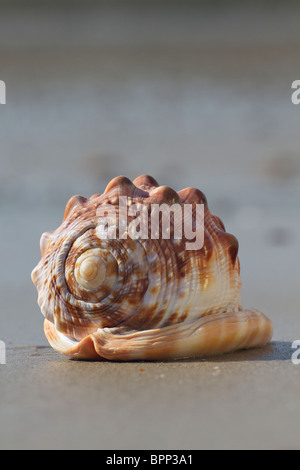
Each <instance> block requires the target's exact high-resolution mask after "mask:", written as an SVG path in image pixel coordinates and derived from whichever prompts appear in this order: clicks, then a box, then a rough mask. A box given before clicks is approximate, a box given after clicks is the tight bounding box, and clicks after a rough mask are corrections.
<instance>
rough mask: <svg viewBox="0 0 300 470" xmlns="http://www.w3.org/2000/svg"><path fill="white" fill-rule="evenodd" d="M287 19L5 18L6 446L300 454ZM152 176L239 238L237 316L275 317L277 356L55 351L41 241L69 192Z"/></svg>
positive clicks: (0, 433)
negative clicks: (156, 358)
mask: <svg viewBox="0 0 300 470" xmlns="http://www.w3.org/2000/svg"><path fill="white" fill-rule="evenodd" d="M0 8H1V7H0ZM295 8H296V7H295V6H294V10H293V9H290V8H284V9H280V8H279V10H278V9H277V8H274V10H272V12H271V13H270V12H269V11H268V10H267V9H265V10H261V11H258V10H255V9H251V10H249V9H248V10H242V9H240V8H239V9H235V10H234V11H232V10H231V11H229V10H228V11H226V10H225V11H224V10H221V9H216V10H212V9H211V10H203V9H198V10H197V9H196V10H195V9H194V8H184V9H181V8H180V7H176V8H175V7H174V8H173V9H172V10H170V9H162V8H158V7H155V8H154V7H152V8H151V7H144V8H138V7H136V6H135V7H130V8H129V7H128V8H124V7H122V8H121V7H119V8H117V9H113V8H107V7H106V8H100V9H99V8H96V9H95V8H94V7H91V6H90V7H88V8H80V7H76V8H73V9H72V11H70V9H68V8H66V9H64V10H63V9H58V8H54V7H53V8H51V9H50V10H47V11H44V10H43V9H39V8H36V9H34V10H26V9H16V10H13V9H5V10H4V9H3V11H2V12H1V15H0V59H1V71H0V73H1V76H0V79H1V80H4V81H5V82H6V85H7V104H6V105H5V106H2V105H1V107H0V124H1V125H0V148H1V154H0V161H1V172H0V215H1V244H0V255H1V268H0V298H1V315H0V340H3V341H5V343H6V345H7V348H8V349H7V365H6V366H0V396H1V401H0V422H1V426H0V448H64V447H68V448H72V449H73V448H78V447H79V448H103V449H116V448H119V449H135V448H139V449H141V448H146V449H154V448H156V449H163V448H173V449H180V448H185V449H189V448H191V449H196V448H299V445H300V444H299V439H298V435H299V433H298V428H299V426H298V423H299V421H300V407H299V400H298V401H297V396H296V395H297V391H298V390H299V386H300V365H299V366H296V365H293V364H292V362H291V356H292V353H293V350H292V349H291V343H292V341H294V340H297V339H300V314H299V309H300V302H299V280H300V268H299V255H298V252H299V241H300V235H299V234H300V217H299V200H300V185H299V183H300V154H299V152H300V151H299V144H300V142H299V125H300V106H298V107H297V106H294V105H292V103H291V83H292V82H293V81H294V80H296V79H300V67H299V60H298V58H299V53H300V33H299V31H298V20H297V18H299V11H296V10H295ZM143 173H149V174H152V175H153V176H154V177H155V178H156V179H157V180H158V181H159V182H160V184H162V185H165V184H166V185H170V186H172V187H173V188H174V189H176V190H179V189H182V188H184V187H187V186H196V187H199V188H200V189H201V190H203V191H204V193H205V194H206V196H207V198H208V202H209V206H210V209H211V210H212V212H214V213H216V214H217V215H219V216H220V217H221V218H222V219H223V221H224V222H225V225H226V228H227V230H228V231H229V232H232V233H234V234H235V235H236V236H237V237H238V239H239V242H240V259H241V267H242V271H241V274H242V282H243V287H242V304H243V306H244V307H247V308H251V307H252V308H258V309H260V310H262V311H263V312H265V313H266V314H267V315H268V316H269V317H270V318H271V319H272V321H273V324H274V338H273V341H274V343H273V344H272V345H270V346H267V347H266V348H264V349H262V350H257V351H248V352H241V353H237V354H235V355H228V356H223V357H219V358H214V359H209V360H207V361H204V360H192V361H181V362H178V361H177V362H174V363H157V364H155V363H150V364H144V363H143V364H140V363H135V364H116V363H113V364H111V363H100V364H95V363H78V362H73V361H69V360H68V359H65V358H62V357H60V356H59V355H58V354H56V353H55V352H52V350H51V349H50V348H48V346H47V342H46V339H45V338H44V335H43V318H42V316H41V314H40V311H39V308H38V306H37V304H36V299H37V295H36V291H35V288H34V286H33V285H32V283H31V279H30V273H31V270H32V269H33V268H34V267H35V265H36V264H37V262H38V260H39V238H40V235H41V233H42V232H44V231H48V230H52V229H54V228H56V227H57V226H58V225H59V224H60V222H61V219H62V216H63V212H64V207H65V204H66V202H67V200H68V199H69V198H70V197H71V196H72V195H74V194H81V195H83V196H86V197H88V196H90V195H91V194H94V193H98V192H102V191H103V190H104V188H105V186H106V184H107V183H108V181H109V180H110V179H111V178H113V177H114V176H117V175H119V174H125V175H127V176H128V177H130V178H132V179H134V178H135V177H136V176H137V175H139V174H143ZM140 369H144V370H143V371H141V370H140Z"/></svg>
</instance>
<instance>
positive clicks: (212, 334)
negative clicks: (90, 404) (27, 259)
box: [32, 175, 272, 361]
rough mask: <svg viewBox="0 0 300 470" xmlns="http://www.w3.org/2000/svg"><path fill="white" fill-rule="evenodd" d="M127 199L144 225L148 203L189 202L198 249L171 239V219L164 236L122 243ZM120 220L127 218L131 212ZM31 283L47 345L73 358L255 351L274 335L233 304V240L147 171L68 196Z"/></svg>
mask: <svg viewBox="0 0 300 470" xmlns="http://www.w3.org/2000/svg"><path fill="white" fill-rule="evenodd" d="M125 196H126V200H127V211H128V210H129V208H130V207H131V206H134V207H135V209H136V210H138V209H139V208H140V212H139V215H141V214H142V213H143V214H144V216H145V217H146V219H147V215H149V214H150V213H151V210H152V208H153V205H161V204H167V205H168V206H172V205H174V204H176V205H177V207H178V206H179V207H181V208H184V206H185V205H186V204H188V205H190V206H191V207H192V219H193V214H194V213H195V208H196V205H197V204H199V205H202V206H203V207H204V220H203V229H204V242H203V246H202V247H201V248H200V249H197V250H190V249H187V239H186V238H185V236H183V237H182V238H181V239H179V238H175V237H174V230H175V226H176V217H175V216H174V219H172V221H171V222H172V223H171V225H170V237H169V239H163V238H162V237H161V236H160V234H156V236H154V239H153V237H152V238H151V237H150V236H149V237H148V238H145V239H141V238H140V239H134V238H131V237H130V236H127V237H124V233H126V230H127V229H128V226H126V227H125V228H124V230H123V229H122V230H121V225H120V224H119V216H120V205H119V203H120V197H125ZM143 211H144V212H143ZM104 213H105V217H106V220H110V221H112V223H111V224H110V228H111V229H114V225H115V226H116V230H115V235H116V236H115V237H113V238H105V237H102V236H101V232H100V231H99V222H101V220H102V219H103V217H104V216H103V214H104ZM128 214H129V215H128ZM127 217H128V220H129V221H133V220H134V219H133V217H131V216H130V212H127ZM141 220H142V219H141V218H140V219H139V222H140V223H141ZM149 220H150V217H149ZM147 223H148V219H147V222H146V224H147ZM146 226H147V225H146ZM147 227H148V226H147ZM148 229H149V234H150V227H148ZM151 234H152V232H151ZM127 235H128V233H127ZM32 280H33V282H34V284H35V286H36V287H37V290H38V303H39V306H40V308H41V311H42V313H43V315H44V316H45V324H44V330H45V334H46V336H47V339H48V341H49V343H50V344H51V345H52V347H53V348H54V349H55V350H56V351H58V352H60V353H63V354H65V355H66V356H69V357H72V358H78V359H93V360H101V359H102V360H105V359H108V360H123V361H125V360H165V359H170V358H181V357H191V356H205V355H209V354H219V353H224V352H228V351H234V350H237V349H242V348H251V347H256V346H262V345H264V344H266V343H267V342H268V341H269V340H270V338H271V336H272V324H271V322H270V320H269V319H268V318H267V317H266V316H265V315H264V314H263V313H261V312H259V311H257V310H243V309H242V307H241V302H240V289H241V281H240V263H239V258H238V241H237V239H236V238H235V237H234V236H233V235H231V234H229V233H227V232H226V230H225V227H224V225H223V223H222V221H221V220H220V219H219V218H218V217H216V216H215V215H213V214H211V212H210V210H209V208H208V204H207V200H206V197H205V196H204V194H203V193H202V192H201V191H199V190H198V189H195V188H187V189H184V190H182V191H179V192H176V191H174V190H173V189H171V188H169V187H167V186H159V184H158V183H157V182H156V181H155V180H154V179H153V178H152V177H150V176H148V175H143V176H140V177H138V178H137V179H135V180H134V181H133V182H131V181H130V180H129V179H128V178H126V177H123V176H120V177H117V178H115V179H113V180H112V181H111V182H110V183H109V184H108V186H107V188H106V190H105V192H104V193H103V194H96V195H94V196H92V197H91V198H90V199H85V198H83V197H81V196H74V197H73V198H72V199H71V200H70V201H69V202H68V204H67V207H66V210H65V215H64V220H63V223H62V225H61V226H60V227H59V228H58V229H57V230H55V231H53V232H49V233H45V234H43V235H42V238H41V261H40V263H39V264H38V266H37V267H36V268H35V270H34V271H33V273H32Z"/></svg>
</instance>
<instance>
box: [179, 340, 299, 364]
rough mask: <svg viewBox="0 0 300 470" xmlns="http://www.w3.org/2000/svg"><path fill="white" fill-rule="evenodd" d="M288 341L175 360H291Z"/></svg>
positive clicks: (290, 344) (291, 352) (290, 348)
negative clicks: (200, 357) (203, 356)
mask: <svg viewBox="0 0 300 470" xmlns="http://www.w3.org/2000/svg"><path fill="white" fill-rule="evenodd" d="M291 346H292V343H291V342H289V341H272V342H271V343H269V344H267V345H266V346H264V347H261V348H254V349H244V350H241V351H236V352H232V353H226V354H221V355H216V356H207V357H205V358H202V359H199V358H190V359H182V360H180V361H178V360H177V361H176V362H199V361H205V362H251V361H262V362H269V361H291V358H292V354H293V352H294V350H293V349H292V347H291Z"/></svg>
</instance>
